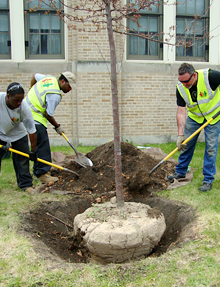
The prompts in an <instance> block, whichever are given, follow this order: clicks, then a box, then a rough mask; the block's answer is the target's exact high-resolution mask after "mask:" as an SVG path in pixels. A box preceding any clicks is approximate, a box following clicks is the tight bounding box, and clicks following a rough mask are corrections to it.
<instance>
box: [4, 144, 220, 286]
mask: <svg viewBox="0 0 220 287" xmlns="http://www.w3.org/2000/svg"><path fill="white" fill-rule="evenodd" d="M151 146H156V147H160V148H161V149H162V150H163V152H165V153H167V154H169V153H170V152H171V151H172V150H173V149H174V148H175V147H176V145H175V143H169V144H161V145H151ZM93 148H94V147H77V150H78V151H81V152H85V153H86V152H88V151H90V150H92V149H93ZM52 151H59V152H63V153H65V154H72V153H74V151H73V150H72V149H71V148H70V147H67V146H65V147H64V146H63V147H52ZM203 153H204V143H198V144H197V148H196V150H195V154H194V157H193V160H192V162H191V164H190V166H191V168H193V170H194V178H193V180H192V182H191V183H189V184H188V185H186V186H184V187H181V188H178V189H174V190H164V191H161V192H159V194H158V195H159V196H161V197H166V198H169V199H170V200H175V201H178V202H183V203H187V204H189V205H190V206H192V207H193V208H195V209H196V213H197V217H198V219H197V226H195V228H196V229H197V231H198V236H197V238H196V239H195V240H194V241H190V242H188V243H186V244H185V245H184V246H183V247H181V248H175V249H172V250H170V251H168V252H167V253H166V254H163V255H162V256H160V257H149V258H146V259H144V260H140V261H133V262H129V263H126V264H109V265H103V266H101V265H94V264H92V263H90V264H78V265H77V264H70V263H65V264H61V263H60V260H57V261H53V260H51V259H50V258H44V256H43V254H39V253H38V252H37V250H36V249H34V248H33V242H32V241H31V239H29V238H27V237H25V236H24V235H22V233H20V232H19V230H20V228H21V227H22V226H21V225H22V221H21V216H22V214H23V213H25V212H28V211H30V210H33V209H34V208H37V206H38V204H39V203H42V202H44V201H50V200H51V201H57V200H66V199H68V197H65V198H64V197H62V196H61V195H55V194H48V193H44V194H41V195H40V194H39V195H34V196H31V195H29V194H27V193H25V192H23V191H21V190H19V188H18V187H17V184H16V177H15V173H14V169H13V166H12V160H11V159H5V160H4V161H2V171H1V176H0V234H1V236H0V286H4V287H5V286H7V287H9V286H11V287H12V286H13V287H14V286H20V287H26V286H27V287H30V286H34V287H37V286H61V287H65V286H77V287H78V286H82V287H90V286H94V287H95V286H100V287H107V286H108V287H116V286H127V287H139V286H156V287H159V286H161V287H166V286H172V287H173V286H178V287H179V286H199V287H202V286H220V272H219V270H220V155H219V156H218V158H217V172H216V180H215V181H214V183H213V188H212V190H211V191H209V192H207V193H201V192H199V187H200V186H201V184H202V179H203V175H202V166H203ZM178 155H179V152H177V153H176V154H174V155H173V158H175V159H176V160H177V159H178Z"/></svg>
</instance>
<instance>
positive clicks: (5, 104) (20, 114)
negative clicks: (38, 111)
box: [0, 82, 37, 194]
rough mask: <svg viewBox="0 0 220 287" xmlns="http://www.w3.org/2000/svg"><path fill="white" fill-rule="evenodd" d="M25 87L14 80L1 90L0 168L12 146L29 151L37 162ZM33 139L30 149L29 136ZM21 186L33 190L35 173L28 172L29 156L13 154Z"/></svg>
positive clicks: (35, 140) (30, 157) (32, 122)
mask: <svg viewBox="0 0 220 287" xmlns="http://www.w3.org/2000/svg"><path fill="white" fill-rule="evenodd" d="M23 99H24V89H23V87H22V86H21V85H20V84H19V83H16V82H14V83H11V84H10V85H9V86H8V88H7V92H6V93H0V144H1V145H2V148H1V149H0V170H1V159H2V158H3V157H4V154H5V152H6V151H7V150H8V149H9V148H10V146H12V148H13V149H16V150H18V151H21V152H24V153H26V154H29V159H30V160H32V161H37V154H36V145H37V135H36V128H35V124H34V119H33V116H32V113H31V110H30V108H29V106H28V105H27V103H26V102H25V101H23ZM28 133H29V139H30V142H31V151H29V143H28V136H27V134H28ZM12 159H13V165H14V169H15V173H16V177H17V184H18V187H19V188H21V189H23V190H25V191H27V192H29V193H31V194H32V193H33V187H32V182H33V179H32V176H31V174H30V171H29V159H28V158H27V157H24V156H22V155H19V154H15V153H13V154H12Z"/></svg>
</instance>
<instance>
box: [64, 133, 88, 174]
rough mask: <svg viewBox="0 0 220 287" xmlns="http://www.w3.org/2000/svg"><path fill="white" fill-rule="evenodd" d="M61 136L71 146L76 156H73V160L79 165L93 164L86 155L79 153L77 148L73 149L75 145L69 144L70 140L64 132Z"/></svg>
mask: <svg viewBox="0 0 220 287" xmlns="http://www.w3.org/2000/svg"><path fill="white" fill-rule="evenodd" d="M62 136H63V137H64V138H65V140H66V141H67V142H68V144H69V145H70V146H71V148H72V149H73V150H74V151H75V154H76V157H75V162H77V163H78V164H79V165H81V166H82V167H85V168H86V167H87V166H93V163H92V161H91V159H89V158H88V157H86V156H85V155H83V154H79V153H78V152H77V150H76V149H75V147H74V146H73V145H72V144H71V142H70V141H69V140H68V138H67V136H66V135H65V134H64V132H63V133H62Z"/></svg>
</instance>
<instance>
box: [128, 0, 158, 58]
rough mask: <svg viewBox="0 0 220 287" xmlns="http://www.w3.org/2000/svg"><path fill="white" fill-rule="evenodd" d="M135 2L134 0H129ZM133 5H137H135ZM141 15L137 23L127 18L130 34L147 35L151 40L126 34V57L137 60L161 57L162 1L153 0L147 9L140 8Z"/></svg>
mask: <svg viewBox="0 0 220 287" xmlns="http://www.w3.org/2000/svg"><path fill="white" fill-rule="evenodd" d="M130 3H135V0H130ZM134 7H138V5H135V6H134ZM138 14H140V15H141V18H140V19H139V23H137V22H134V21H133V20H132V18H130V19H129V20H128V25H129V32H130V33H132V34H140V35H141V34H145V35H149V36H150V37H151V39H152V40H147V39H143V38H141V37H137V36H132V35H129V36H128V42H127V45H128V47H127V51H128V55H127V57H128V59H138V60H150V59H152V60H160V59H162V57H163V45H162V39H163V35H162V33H161V31H162V30H163V5H162V1H157V2H154V5H151V6H150V7H149V8H147V9H143V10H140V11H139V12H138ZM160 42H161V43H160Z"/></svg>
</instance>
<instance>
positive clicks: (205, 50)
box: [175, 0, 210, 62]
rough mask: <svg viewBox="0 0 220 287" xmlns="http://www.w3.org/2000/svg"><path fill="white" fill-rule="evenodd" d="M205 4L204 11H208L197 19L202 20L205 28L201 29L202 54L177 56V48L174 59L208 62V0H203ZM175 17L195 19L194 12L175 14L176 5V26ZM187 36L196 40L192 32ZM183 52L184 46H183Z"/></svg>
mask: <svg viewBox="0 0 220 287" xmlns="http://www.w3.org/2000/svg"><path fill="white" fill-rule="evenodd" d="M204 4H205V8H204V9H205V11H208V13H207V15H206V16H204V17H199V18H198V19H199V20H203V23H204V26H203V27H205V30H204V31H203V37H204V45H203V56H202V57H197V56H187V55H186V56H177V50H176V53H175V59H176V61H186V60H187V61H196V62H208V61H209V36H208V34H209V26H210V9H208V7H209V0H204ZM177 19H185V20H190V19H191V20H194V19H195V14H185V13H179V14H177V7H176V26H177ZM177 36H178V35H177V30H176V39H177ZM188 38H191V39H192V38H193V39H194V41H196V38H198V36H196V35H195V33H194V34H191V35H189V37H188ZM194 47H195V46H194V45H193V46H192V49H194ZM184 52H185V48H184Z"/></svg>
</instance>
